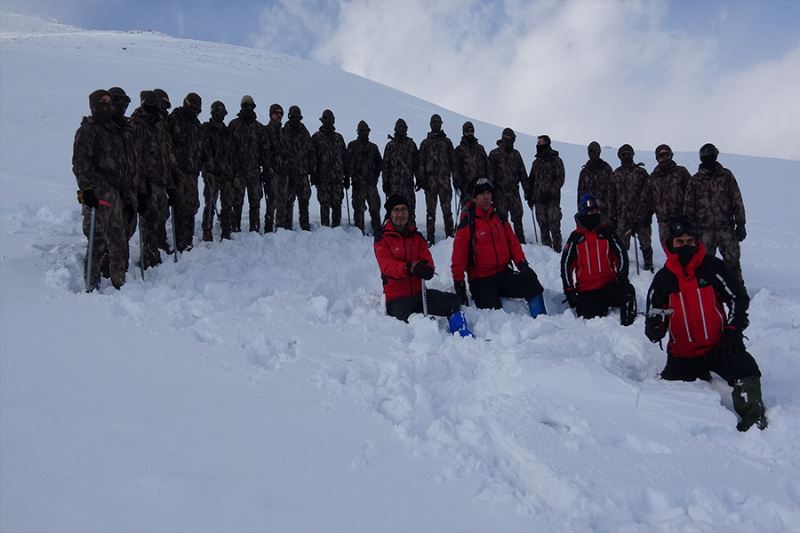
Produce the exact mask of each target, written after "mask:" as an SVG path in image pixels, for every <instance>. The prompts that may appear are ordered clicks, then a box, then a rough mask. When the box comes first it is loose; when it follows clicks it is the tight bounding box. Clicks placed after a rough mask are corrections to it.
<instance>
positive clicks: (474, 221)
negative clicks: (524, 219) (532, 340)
mask: <svg viewBox="0 0 800 533" xmlns="http://www.w3.org/2000/svg"><path fill="white" fill-rule="evenodd" d="M493 192H494V186H493V185H492V182H491V181H489V180H488V179H486V178H479V179H477V180H475V183H473V185H472V198H473V199H472V200H470V201H468V202H467V203H466V204H465V205H464V208H463V209H462V210H461V220H460V222H459V224H458V228H457V229H456V238H455V242H454V243H453V256H452V266H451V269H452V272H453V283H454V285H455V289H456V293H457V294H458V295H459V296H460V297H461V301H462V303H464V304H466V303H467V285H466V282H465V280H464V273H465V272H466V274H467V276H468V277H469V289H470V292H471V293H472V298H473V299H474V300H475V305H476V306H477V307H479V308H482V309H500V308H501V302H500V298H501V297H505V298H525V300H527V301H528V309H529V310H530V313H531V316H532V317H534V318H536V317H537V316H538V315H541V314H547V311H546V310H545V307H544V299H543V298H542V293H543V292H544V288H543V287H542V285H541V284H540V283H539V278H538V277H537V276H536V273H535V272H534V271H533V269H531V267H530V265H528V261H527V260H526V259H525V253H524V252H523V251H522V246H520V243H519V239H517V236H516V234H515V233H514V230H513V229H512V228H511V224H509V223H508V220H506V219H505V217H503V216H501V215H498V214H497V212H496V211H495V210H494V207H493V206H492V193H493ZM512 261H513V262H514V263H515V264H516V265H517V269H518V270H519V272H514V271H513V270H512V269H511V262H512Z"/></svg>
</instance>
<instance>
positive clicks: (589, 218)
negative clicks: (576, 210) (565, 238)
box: [581, 213, 600, 230]
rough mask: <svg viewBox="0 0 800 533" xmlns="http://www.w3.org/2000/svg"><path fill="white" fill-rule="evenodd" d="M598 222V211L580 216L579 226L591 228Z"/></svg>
mask: <svg viewBox="0 0 800 533" xmlns="http://www.w3.org/2000/svg"><path fill="white" fill-rule="evenodd" d="M599 224H600V213H593V214H591V215H582V216H581V226H583V227H584V228H586V229H588V230H593V229H594V228H596V227H597V226H598V225H599Z"/></svg>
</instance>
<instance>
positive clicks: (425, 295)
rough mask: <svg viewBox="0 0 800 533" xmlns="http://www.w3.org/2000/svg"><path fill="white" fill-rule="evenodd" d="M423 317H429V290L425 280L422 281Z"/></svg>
mask: <svg viewBox="0 0 800 533" xmlns="http://www.w3.org/2000/svg"><path fill="white" fill-rule="evenodd" d="M422 316H428V288H427V287H426V286H425V280H424V279H423V280H422Z"/></svg>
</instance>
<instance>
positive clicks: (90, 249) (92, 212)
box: [84, 200, 111, 292]
mask: <svg viewBox="0 0 800 533" xmlns="http://www.w3.org/2000/svg"><path fill="white" fill-rule="evenodd" d="M97 205H98V206H103V207H111V204H110V203H108V202H106V201H105V200H100V201H99V202H97ZM96 217H97V208H96V207H91V208H89V244H88V246H87V248H86V272H85V273H84V281H85V282H86V292H92V291H93V290H94V285H93V283H92V254H93V253H94V229H95V219H96Z"/></svg>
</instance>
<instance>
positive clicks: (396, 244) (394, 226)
mask: <svg viewBox="0 0 800 533" xmlns="http://www.w3.org/2000/svg"><path fill="white" fill-rule="evenodd" d="M384 207H385V208H386V221H385V222H384V224H383V227H382V228H381V229H380V230H378V232H377V233H375V258H376V259H377V260H378V267H379V268H380V269H381V279H382V280H383V294H384V296H385V297H386V313H387V314H388V315H391V316H393V317H396V318H398V319H400V320H403V321H407V320H408V317H409V316H411V315H412V314H413V313H422V312H423V310H424V307H423V300H422V298H423V291H424V292H425V294H426V296H427V297H426V300H427V308H428V309H427V312H428V314H431V315H436V316H445V317H447V319H448V322H449V325H450V333H454V334H455V333H458V334H459V335H461V336H462V337H467V336H472V333H471V332H470V330H469V327H468V326H467V320H466V317H465V316H464V313H463V312H462V311H461V300H460V299H459V297H458V296H457V295H455V294H453V293H450V292H444V291H437V290H434V289H426V288H425V287H424V281H423V280H429V279H431V278H433V275H434V272H435V270H434V269H435V266H434V263H433V257H432V256H431V252H430V250H428V243H427V242H426V241H425V239H424V238H423V237H422V234H420V233H419V232H418V231H417V228H415V227H414V225H413V224H409V221H408V219H409V209H408V200H406V199H405V198H404V197H403V196H401V195H399V194H394V195H392V196H390V197H389V198H388V199H387V200H386V204H385V206H384Z"/></svg>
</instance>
